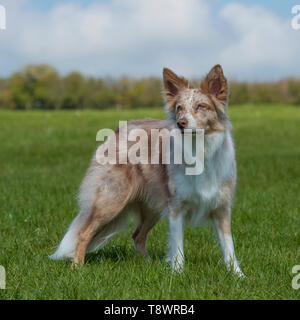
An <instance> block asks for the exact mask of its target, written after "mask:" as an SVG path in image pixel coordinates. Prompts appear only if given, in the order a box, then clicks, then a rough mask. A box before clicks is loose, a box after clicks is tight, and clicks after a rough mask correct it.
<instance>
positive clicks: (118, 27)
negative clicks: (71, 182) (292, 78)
mask: <svg viewBox="0 0 300 320" xmlns="http://www.w3.org/2000/svg"><path fill="white" fill-rule="evenodd" d="M1 3H3V4H4V5H5V6H6V7H7V12H8V26H7V30H6V31H5V33H3V32H2V33H1V34H0V43H1V44H0V46H1V50H0V70H4V71H5V72H6V73H9V72H11V71H14V70H16V69H18V68H20V67H21V66H22V65H24V64H26V63H42V62H45V63H50V64H52V65H54V66H55V67H56V68H58V69H59V70H60V71H62V72H68V71H70V70H79V71H81V72H84V73H86V74H91V75H98V76H100V75H114V76H118V75H121V74H129V75H133V76H144V75H158V74H160V72H161V69H162V67H163V66H168V67H171V68H174V69H175V70H176V71H178V72H179V73H183V74H185V75H187V76H190V75H194V76H200V75H202V74H203V73H205V72H207V71H208V69H209V68H210V67H211V66H212V65H213V64H215V63H222V64H223V65H224V68H225V70H226V71H227V73H228V74H229V75H230V77H235V78H239V79H250V80H251V79H257V78H259V79H264V78H265V79H271V78H273V77H277V78H278V77H281V76H287V75H292V74H295V71H300V63H299V61H298V55H299V50H300V45H299V41H297V40H298V39H299V36H300V31H299V32H297V31H295V30H293V29H292V28H291V27H290V21H284V20H283V19H281V18H280V17H279V16H277V15H276V14H275V13H272V12H270V11H269V10H267V9H264V8H262V7H260V6H247V5H242V4H238V3H229V4H227V5H225V6H224V7H223V8H221V9H219V12H212V7H211V1H208V0H179V1H174V0H163V1H161V0H126V1H124V0H112V1H109V2H106V1H105V2H100V3H99V2H97V3H96V2H95V3H94V4H91V5H89V6H85V7H83V6H81V5H79V4H78V3H75V2H73V3H60V4H57V5H55V6H54V7H53V9H51V10H50V11H44V12H43V11H35V10H33V9H32V7H30V6H29V4H28V2H27V0H9V1H8V0H2V1H1Z"/></svg>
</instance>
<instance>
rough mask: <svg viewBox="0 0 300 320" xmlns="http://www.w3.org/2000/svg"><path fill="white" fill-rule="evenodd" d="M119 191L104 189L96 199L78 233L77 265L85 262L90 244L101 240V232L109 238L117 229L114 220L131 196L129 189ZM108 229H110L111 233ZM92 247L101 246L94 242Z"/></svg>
mask: <svg viewBox="0 0 300 320" xmlns="http://www.w3.org/2000/svg"><path fill="white" fill-rule="evenodd" d="M117 190H118V189H117ZM118 191H119V193H118V194H117V195H116V194H113V193H112V192H111V190H104V191H103V190H102V192H101V194H99V196H98V198H97V199H96V200H95V202H94V204H93V206H92V209H91V212H90V215H89V217H88V219H87V221H86V223H85V224H84V225H83V227H82V228H81V230H80V231H79V234H78V240H77V245H76V249H75V254H74V264H75V265H77V264H83V263H84V257H85V254H86V251H87V249H88V246H89V244H93V239H94V240H95V239H98V240H99V237H98V236H97V235H98V234H100V236H101V234H105V236H106V238H108V237H109V234H113V233H114V229H117V226H118V223H114V222H115V221H116V220H117V219H118V218H119V217H118V215H119V214H120V213H121V211H122V209H123V208H124V207H125V205H126V204H127V202H128V198H129V196H130V193H129V192H128V190H124V189H123V190H120V189H119V190H118ZM120 220H122V219H120ZM106 231H109V232H108V233H109V234H108V233H107V232H106ZM94 242H95V241H94ZM102 242H103V241H102ZM92 247H94V248H95V247H99V246H97V245H95V244H93V245H92ZM92 250H93V249H92ZM92 250H89V251H92Z"/></svg>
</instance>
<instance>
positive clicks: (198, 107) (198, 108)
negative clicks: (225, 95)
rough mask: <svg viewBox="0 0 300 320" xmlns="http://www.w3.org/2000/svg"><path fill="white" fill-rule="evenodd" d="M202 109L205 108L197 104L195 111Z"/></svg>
mask: <svg viewBox="0 0 300 320" xmlns="http://www.w3.org/2000/svg"><path fill="white" fill-rule="evenodd" d="M203 108H205V107H204V106H203V105H202V104H198V106H197V108H196V110H197V111H199V110H200V109H203Z"/></svg>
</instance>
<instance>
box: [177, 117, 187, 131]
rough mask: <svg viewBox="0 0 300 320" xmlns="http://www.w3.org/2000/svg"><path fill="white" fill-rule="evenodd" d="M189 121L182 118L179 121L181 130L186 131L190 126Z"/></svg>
mask: <svg viewBox="0 0 300 320" xmlns="http://www.w3.org/2000/svg"><path fill="white" fill-rule="evenodd" d="M188 123H189V122H188V119H187V118H181V119H179V120H178V121H177V125H178V127H179V128H180V129H184V128H185V127H186V126H187V125H188Z"/></svg>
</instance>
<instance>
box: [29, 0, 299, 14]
mask: <svg viewBox="0 0 300 320" xmlns="http://www.w3.org/2000/svg"><path fill="white" fill-rule="evenodd" d="M141 1H142V0H141ZM62 2H69V3H70V2H73V3H78V4H80V5H82V6H88V5H89V4H91V3H96V2H98V3H99V2H109V0H42V1H41V0H30V3H31V6H32V7H34V8H36V9H37V10H42V11H47V10H49V9H51V8H53V7H54V6H55V5H56V4H57V3H62ZM211 2H213V3H214V7H215V8H218V7H220V6H221V7H222V6H224V5H226V4H227V3H230V2H233V1H230V0H211ZM236 2H241V3H243V4H247V5H253V4H258V5H261V6H264V7H266V8H268V9H270V10H272V11H274V12H276V13H278V14H279V15H281V16H283V17H289V16H290V14H291V7H292V6H294V5H295V4H296V3H297V1H295V0H242V1H241V0H237V1H236ZM299 4H300V2H299Z"/></svg>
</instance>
